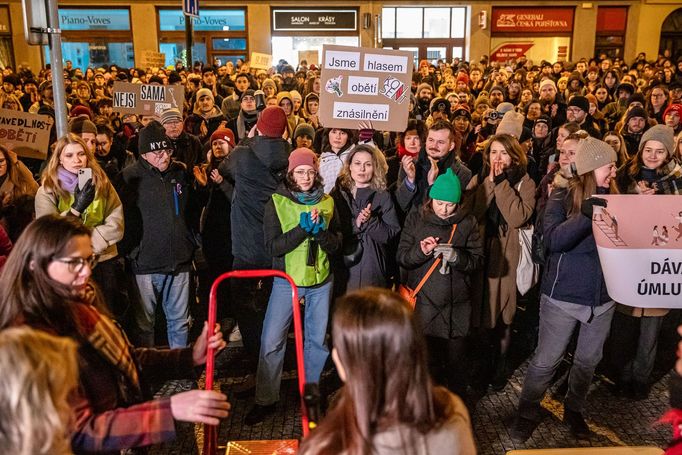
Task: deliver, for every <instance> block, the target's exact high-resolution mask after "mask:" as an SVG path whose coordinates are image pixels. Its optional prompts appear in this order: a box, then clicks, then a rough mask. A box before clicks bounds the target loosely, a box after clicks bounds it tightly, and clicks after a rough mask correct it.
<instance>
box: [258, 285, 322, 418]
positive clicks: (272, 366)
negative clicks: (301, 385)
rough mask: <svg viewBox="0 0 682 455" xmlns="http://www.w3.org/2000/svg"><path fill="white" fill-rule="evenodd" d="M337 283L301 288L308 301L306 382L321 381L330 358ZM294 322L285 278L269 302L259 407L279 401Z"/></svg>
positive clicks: (273, 289)
mask: <svg viewBox="0 0 682 455" xmlns="http://www.w3.org/2000/svg"><path fill="white" fill-rule="evenodd" d="M332 289H333V280H332V279H331V278H330V279H329V280H327V282H326V283H324V284H322V285H319V286H314V287H299V288H298V295H299V297H303V298H305V318H304V322H303V323H304V325H305V339H304V343H303V357H304V362H305V380H306V382H309V383H310V382H318V381H319V380H320V375H321V374H322V369H323V368H324V364H325V363H326V362H327V357H329V349H328V348H327V346H326V345H325V341H324V338H325V335H326V333H327V322H328V320H329V304H330V301H331V295H332ZM292 319H293V309H292V306H291V286H290V285H289V282H288V281H286V280H284V279H282V278H275V279H274V282H273V285H272V294H271V295H270V301H269V302H268V309H267V311H266V313H265V321H264V323H263V335H262V336H261V347H260V355H259V357H258V374H257V375H256V400H255V401H256V404H259V405H261V406H267V405H270V404H273V403H275V402H277V401H278V400H279V388H280V384H281V382H282V368H283V366H284V353H285V350H286V342H287V333H288V332H289V326H290V325H291V321H292Z"/></svg>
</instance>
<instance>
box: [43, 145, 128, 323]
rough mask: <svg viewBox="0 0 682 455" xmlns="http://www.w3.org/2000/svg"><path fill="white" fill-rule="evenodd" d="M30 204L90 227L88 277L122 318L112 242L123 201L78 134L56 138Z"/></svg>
mask: <svg viewBox="0 0 682 455" xmlns="http://www.w3.org/2000/svg"><path fill="white" fill-rule="evenodd" d="M35 209H36V217H37V218H39V217H41V216H43V215H48V214H52V213H56V214H60V215H61V216H73V217H77V218H80V219H81V221H82V222H83V224H85V225H86V226H87V227H88V228H90V229H92V247H93V250H94V253H95V254H96V255H97V257H98V261H99V265H100V266H99V267H98V269H97V272H95V273H94V274H93V279H94V280H95V282H96V283H97V284H98V285H99V286H100V287H101V289H102V292H103V294H104V295H105V296H106V297H105V298H106V301H107V304H108V306H109V309H110V310H111V312H112V314H113V315H114V317H115V318H116V319H122V318H123V317H124V315H125V312H126V310H127V307H128V295H127V291H126V287H125V285H124V283H125V272H124V270H123V261H122V259H120V258H119V256H118V249H117V246H116V244H117V243H118V242H119V241H120V240H121V239H122V238H123V206H122V205H121V200H120V199H119V197H118V194H117V193H116V190H115V189H114V187H113V185H112V184H111V182H110V181H109V178H108V177H107V175H106V173H105V172H104V170H103V169H102V168H101V167H100V165H99V164H98V162H97V159H96V158H95V156H94V154H93V152H92V150H90V148H89V147H88V146H87V145H86V143H85V142H84V141H83V139H82V138H80V137H79V136H77V135H75V134H72V133H70V134H68V135H66V136H64V137H62V138H61V139H59V140H58V141H57V144H56V146H55V150H54V153H53V154H52V156H51V157H50V160H49V161H48V163H47V167H46V168H45V171H44V172H43V176H42V179H41V186H40V188H38V192H37V193H36V198H35ZM122 322H123V321H122Z"/></svg>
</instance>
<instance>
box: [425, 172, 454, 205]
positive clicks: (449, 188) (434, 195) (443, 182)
mask: <svg viewBox="0 0 682 455" xmlns="http://www.w3.org/2000/svg"><path fill="white" fill-rule="evenodd" d="M429 196H430V197H431V199H438V200H439V201H447V202H452V203H454V204H459V201H461V200H462V184H461V183H459V177H457V176H456V175H455V173H454V172H453V171H452V168H448V170H447V171H445V174H441V175H439V176H438V178H437V179H436V181H435V182H434V183H433V186H432V187H431V190H430V191H429Z"/></svg>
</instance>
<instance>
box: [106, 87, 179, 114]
mask: <svg viewBox="0 0 682 455" xmlns="http://www.w3.org/2000/svg"><path fill="white" fill-rule="evenodd" d="M184 101H185V88H184V87H183V86H182V85H179V84H177V85H155V84H131V83H129V82H118V81H116V82H114V98H113V108H114V112H120V113H121V114H143V115H157V116H159V115H161V113H162V112H163V111H165V110H167V109H171V108H175V109H179V110H180V112H182V109H183V103H184Z"/></svg>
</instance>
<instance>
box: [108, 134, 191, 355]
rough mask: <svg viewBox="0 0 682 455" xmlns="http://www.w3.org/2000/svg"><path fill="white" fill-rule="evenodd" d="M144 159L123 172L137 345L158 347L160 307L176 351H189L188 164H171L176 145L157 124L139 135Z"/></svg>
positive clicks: (126, 247)
mask: <svg viewBox="0 0 682 455" xmlns="http://www.w3.org/2000/svg"><path fill="white" fill-rule="evenodd" d="M139 150H140V159H139V160H138V161H137V162H135V163H134V164H131V165H130V166H128V167H126V168H125V169H124V170H123V173H122V187H121V188H120V195H121V200H122V202H123V209H124V214H125V220H126V226H125V233H124V238H123V241H122V249H123V250H124V251H125V252H126V255H127V258H128V260H129V261H130V266H131V268H132V271H133V273H134V274H135V280H136V281H137V287H138V289H139V301H138V302H137V305H136V308H135V322H136V327H137V331H138V332H137V333H136V334H135V335H137V338H138V343H139V344H140V345H142V346H153V345H154V321H155V311H156V307H157V306H158V305H159V304H161V306H162V307H163V310H164V313H165V314H166V320H167V321H168V344H169V345H170V347H171V348H183V347H186V346H187V337H188V333H189V286H190V276H189V271H190V266H191V263H192V258H193V255H194V249H195V242H194V237H193V235H192V233H191V231H190V226H192V225H193V224H194V223H193V222H192V221H191V220H190V219H189V218H190V217H191V210H190V206H189V199H190V189H191V186H190V185H189V184H188V176H187V169H186V167H185V165H184V164H182V163H180V162H178V161H173V160H171V154H172V153H173V145H172V143H171V140H170V138H169V137H168V136H167V135H166V132H165V131H164V128H163V126H162V125H161V124H160V123H158V122H157V121H152V122H151V123H149V124H148V125H147V126H146V127H144V128H143V129H142V130H140V136H139Z"/></svg>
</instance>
